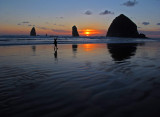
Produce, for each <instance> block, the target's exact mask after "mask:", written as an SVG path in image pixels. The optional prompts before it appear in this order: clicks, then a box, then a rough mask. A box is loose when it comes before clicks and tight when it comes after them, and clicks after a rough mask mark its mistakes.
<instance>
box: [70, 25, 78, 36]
mask: <svg viewBox="0 0 160 117" xmlns="http://www.w3.org/2000/svg"><path fill="white" fill-rule="evenodd" d="M72 36H73V37H79V33H78V30H77V27H76V26H73V27H72Z"/></svg>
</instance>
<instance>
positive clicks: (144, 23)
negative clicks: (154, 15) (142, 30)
mask: <svg viewBox="0 0 160 117" xmlns="http://www.w3.org/2000/svg"><path fill="white" fill-rule="evenodd" d="M142 24H143V25H149V24H150V23H149V22H142Z"/></svg>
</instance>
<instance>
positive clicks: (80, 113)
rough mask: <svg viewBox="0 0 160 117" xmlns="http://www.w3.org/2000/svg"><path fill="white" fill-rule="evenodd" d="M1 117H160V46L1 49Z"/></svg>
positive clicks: (119, 44) (72, 46)
mask: <svg viewBox="0 0 160 117" xmlns="http://www.w3.org/2000/svg"><path fill="white" fill-rule="evenodd" d="M0 62H1V64H0V115H1V117H144V116H147V117H159V116H160V111H159V109H160V93H159V92H160V72H159V71H160V42H146V43H125V44H124V43H112V44H111V43H110V44H105V43H104V44H58V50H57V51H55V50H54V45H19V46H0Z"/></svg>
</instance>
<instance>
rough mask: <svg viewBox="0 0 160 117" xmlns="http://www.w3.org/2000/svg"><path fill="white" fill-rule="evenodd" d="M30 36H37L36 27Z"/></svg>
mask: <svg viewBox="0 0 160 117" xmlns="http://www.w3.org/2000/svg"><path fill="white" fill-rule="evenodd" d="M30 36H36V29H35V28H34V27H33V28H32V29H31V32H30Z"/></svg>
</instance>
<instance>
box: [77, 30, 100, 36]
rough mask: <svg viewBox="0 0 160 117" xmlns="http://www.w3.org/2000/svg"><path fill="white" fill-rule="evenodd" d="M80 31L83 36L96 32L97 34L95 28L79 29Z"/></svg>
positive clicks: (92, 34)
mask: <svg viewBox="0 0 160 117" xmlns="http://www.w3.org/2000/svg"><path fill="white" fill-rule="evenodd" d="M80 32H81V34H82V35H84V36H94V35H96V34H99V32H98V31H97V30H93V29H85V30H81V31H80Z"/></svg>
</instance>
